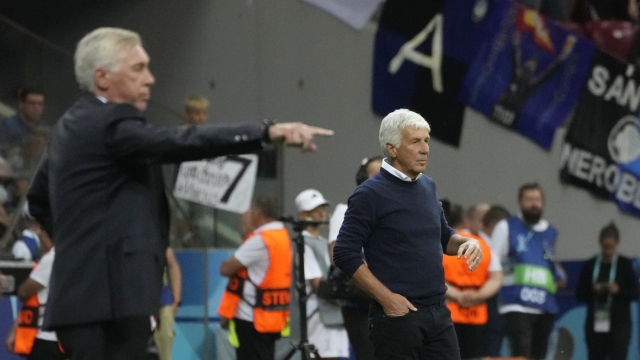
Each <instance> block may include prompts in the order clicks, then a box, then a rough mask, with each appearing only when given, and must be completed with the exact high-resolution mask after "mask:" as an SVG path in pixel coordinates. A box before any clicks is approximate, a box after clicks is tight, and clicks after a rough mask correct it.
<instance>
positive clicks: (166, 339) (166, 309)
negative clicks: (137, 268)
mask: <svg viewBox="0 0 640 360" xmlns="http://www.w3.org/2000/svg"><path fill="white" fill-rule="evenodd" d="M166 255H167V266H166V267H165V268H164V275H163V282H164V286H163V287H162V297H161V299H160V303H161V304H162V307H161V308H160V316H159V319H158V326H157V327H156V329H155V332H154V334H153V339H154V341H155V343H156V346H157V347H158V356H159V357H160V360H171V354H172V352H173V339H174V338H175V337H176V333H175V332H174V330H173V324H174V322H175V317H176V313H177V312H178V307H180V304H181V302H182V273H181V271H180V264H178V260H177V259H176V255H175V254H174V253H173V249H172V248H170V247H169V248H167V254H166Z"/></svg>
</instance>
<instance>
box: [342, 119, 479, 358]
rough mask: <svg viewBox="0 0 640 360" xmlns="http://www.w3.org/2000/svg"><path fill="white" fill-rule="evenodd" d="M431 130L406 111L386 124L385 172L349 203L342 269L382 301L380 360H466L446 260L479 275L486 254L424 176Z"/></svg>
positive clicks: (375, 325) (375, 306) (376, 316)
mask: <svg viewBox="0 0 640 360" xmlns="http://www.w3.org/2000/svg"><path fill="white" fill-rule="evenodd" d="M430 131H431V129H430V127H429V124H428V123H427V122H426V121H425V119H424V118H423V117H422V116H420V115H419V114H416V113H414V112H412V111H409V110H405V109H401V110H396V111H394V112H392V113H390V114H389V115H387V116H386V117H385V118H384V119H383V120H382V124H381V125H380V146H381V147H382V150H383V152H384V154H385V155H386V158H385V159H384V161H383V162H382V169H381V170H380V173H378V174H377V175H374V176H373V177H371V178H370V179H369V180H367V181H366V182H365V183H363V184H362V185H361V186H359V187H358V188H357V189H356V191H355V192H354V193H353V195H351V198H349V207H348V209H347V212H346V214H345V217H344V222H343V224H342V227H341V228H340V233H339V235H338V240H337V242H336V245H335V247H334V250H333V251H334V252H333V259H334V261H335V263H336V265H337V266H338V267H340V268H341V269H342V270H343V271H345V272H346V273H347V274H348V275H350V276H352V278H353V279H354V280H355V282H356V284H357V285H358V286H360V287H361V288H362V289H363V290H365V291H366V292H368V293H369V294H371V296H372V297H373V299H374V301H373V302H372V305H371V310H370V319H371V320H370V321H371V324H370V325H371V326H370V329H371V331H370V337H371V340H372V341H373V343H374V348H375V355H376V358H378V359H391V358H393V359H419V358H420V356H424V357H425V358H429V359H431V358H437V359H459V358H460V353H459V350H458V341H457V339H456V334H455V330H454V327H453V323H452V321H451V315H450V313H449V310H448V309H447V306H446V305H445V303H444V294H445V292H446V290H447V288H446V286H445V283H444V271H443V268H442V255H443V253H446V254H448V255H457V256H458V257H461V256H464V257H465V258H466V259H467V260H466V263H467V264H468V266H469V268H470V269H472V270H473V269H475V268H476V267H477V266H478V264H480V261H481V259H482V251H481V250H480V245H479V243H478V241H477V240H475V239H469V238H465V237H462V236H460V235H458V234H456V233H455V232H454V231H453V230H452V229H451V228H450V227H449V225H448V224H447V222H446V220H445V218H444V213H443V210H442V204H441V203H440V202H439V201H438V195H437V193H436V186H435V183H434V181H433V180H432V179H431V178H429V177H427V176H424V175H423V174H422V172H423V171H425V169H426V167H427V163H428V160H429V139H430V136H429V132H430ZM363 247H364V253H365V257H366V261H367V262H366V263H365V262H364V261H363V259H362V257H361V252H362V248H363Z"/></svg>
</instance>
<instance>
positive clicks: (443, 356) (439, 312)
mask: <svg viewBox="0 0 640 360" xmlns="http://www.w3.org/2000/svg"><path fill="white" fill-rule="evenodd" d="M416 307H417V308H418V311H409V313H408V314H407V315H405V316H401V317H389V316H387V315H385V314H384V311H383V310H382V307H381V306H380V305H379V304H378V303H377V302H375V301H372V302H371V311H370V313H369V324H370V325H369V333H370V337H371V341H372V342H373V348H374V353H375V356H376V359H384V360H391V359H414V360H419V359H428V360H460V350H459V349H458V339H457V338H456V331H455V330H454V328H453V322H452V321H451V312H450V311H449V309H448V308H447V306H446V305H445V304H444V301H441V302H440V303H438V304H434V305H430V306H416Z"/></svg>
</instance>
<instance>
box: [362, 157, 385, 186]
mask: <svg viewBox="0 0 640 360" xmlns="http://www.w3.org/2000/svg"><path fill="white" fill-rule="evenodd" d="M374 161H382V156H379V155H378V156H372V157H370V158H364V159H362V161H361V162H360V167H359V168H358V172H357V173H356V184H357V185H360V184H362V183H363V182H365V181H366V180H367V179H368V178H369V174H368V173H367V167H369V164H371V163H372V162H374Z"/></svg>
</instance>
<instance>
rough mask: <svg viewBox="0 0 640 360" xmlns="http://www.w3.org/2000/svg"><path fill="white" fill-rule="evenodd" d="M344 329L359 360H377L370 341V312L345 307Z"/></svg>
mask: <svg viewBox="0 0 640 360" xmlns="http://www.w3.org/2000/svg"><path fill="white" fill-rule="evenodd" d="M342 316H343V317H344V327H345V328H346V329H347V334H348V335H349V341H350V342H351V345H352V346H353V351H354V352H355V353H356V359H358V360H375V359H376V357H375V355H374V354H373V343H372V342H371V339H369V310H365V309H359V308H351V307H343V308H342Z"/></svg>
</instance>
